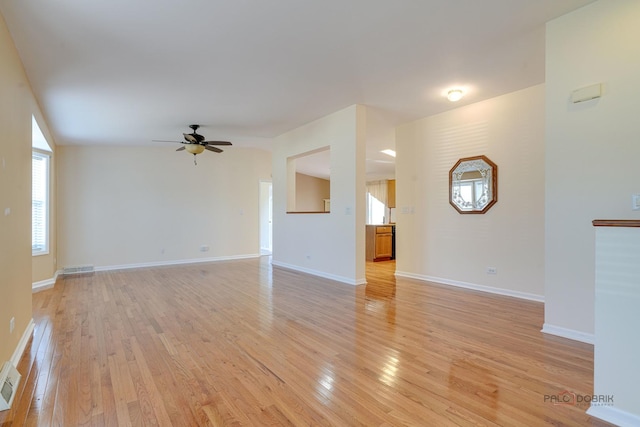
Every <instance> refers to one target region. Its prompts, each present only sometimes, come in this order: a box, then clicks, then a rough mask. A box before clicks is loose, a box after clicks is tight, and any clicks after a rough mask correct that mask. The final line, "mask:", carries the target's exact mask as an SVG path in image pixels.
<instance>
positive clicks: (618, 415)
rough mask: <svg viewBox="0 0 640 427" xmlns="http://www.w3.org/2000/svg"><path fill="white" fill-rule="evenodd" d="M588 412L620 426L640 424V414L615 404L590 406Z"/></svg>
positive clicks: (631, 426) (629, 426)
mask: <svg viewBox="0 0 640 427" xmlns="http://www.w3.org/2000/svg"><path fill="white" fill-rule="evenodd" d="M587 414H588V415H590V416H592V417H595V418H599V419H601V420H604V421H606V422H608V423H611V424H615V425H617V426H620V427H637V426H640V416H639V415H635V414H631V413H629V412H627V411H622V410H620V409H618V408H614V407H613V406H593V405H592V406H590V407H589V409H587Z"/></svg>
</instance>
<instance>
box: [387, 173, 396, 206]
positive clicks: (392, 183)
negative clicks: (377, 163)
mask: <svg viewBox="0 0 640 427" xmlns="http://www.w3.org/2000/svg"><path fill="white" fill-rule="evenodd" d="M387 205H388V207H389V208H395V207H396V180H395V179H390V180H389V181H387Z"/></svg>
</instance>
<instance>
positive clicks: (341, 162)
mask: <svg viewBox="0 0 640 427" xmlns="http://www.w3.org/2000/svg"><path fill="white" fill-rule="evenodd" d="M365 126H366V108H365V107H363V106H359V105H353V106H351V107H348V108H345V109H343V110H340V111H338V112H336V113H333V114H331V115H329V116H326V117H324V118H321V119H318V120H316V121H314V122H311V123H309V124H307V125H304V126H301V127H300V128H297V129H295V130H292V131H290V132H287V133H285V134H283V135H281V136H279V137H277V138H275V139H274V143H273V227H274V228H273V264H274V265H279V266H284V267H288V268H293V269H297V270H301V271H306V272H309V273H312V274H316V275H321V276H324V277H329V278H333V279H335V280H339V281H343V282H346V283H352V284H359V283H364V281H365V247H364V231H365V210H364V209H365V205H364V201H365V177H364V174H365V170H364V162H365V151H364V150H365V129H366V128H365ZM326 146H330V149H331V213H329V214H324V213H320V214H304V213H303V214H287V213H286V211H287V177H288V176H292V175H290V174H289V175H288V170H287V158H288V157H291V156H295V155H298V154H301V153H306V152H309V151H312V150H315V149H318V148H321V147H326Z"/></svg>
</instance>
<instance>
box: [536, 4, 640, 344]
mask: <svg viewBox="0 0 640 427" xmlns="http://www.w3.org/2000/svg"><path fill="white" fill-rule="evenodd" d="M638 22H640V2H638V1H636V0H626V1H625V0H602V1H599V2H596V3H593V4H590V5H588V6H586V7H584V8H581V9H579V10H577V11H575V12H573V13H570V14H568V15H565V16H563V17H560V18H558V19H555V20H553V21H551V22H549V23H548V24H547V57H546V68H547V69H546V72H547V76H546V149H545V151H546V161H545V163H546V172H545V173H546V182H547V184H546V188H545V195H546V197H545V199H546V200H545V204H546V214H545V216H546V230H545V240H546V244H545V253H546V261H545V262H546V275H545V302H546V304H545V328H546V329H549V330H550V331H560V332H562V331H565V332H568V335H570V336H571V334H572V333H573V332H575V333H577V334H578V335H579V334H586V335H590V334H592V333H593V330H594V283H595V278H594V257H595V255H594V253H595V247H594V235H595V232H594V229H593V227H592V226H591V221H592V220H593V219H597V218H604V219H638V218H640V212H637V211H636V212H632V211H631V194H632V193H640V168H639V167H638V159H639V158H640V143H639V142H638V138H639V135H640V120H639V119H638V114H639V112H640V97H639V96H638V95H639V94H640V81H639V80H638V76H639V75H640V44H639V43H638V40H640V25H638ZM594 83H603V84H604V94H603V96H602V98H600V99H598V100H593V101H589V102H584V103H581V104H576V105H574V104H571V103H570V101H569V97H570V94H571V92H572V91H573V90H575V89H578V88H581V87H584V86H587V85H591V84H594Z"/></svg>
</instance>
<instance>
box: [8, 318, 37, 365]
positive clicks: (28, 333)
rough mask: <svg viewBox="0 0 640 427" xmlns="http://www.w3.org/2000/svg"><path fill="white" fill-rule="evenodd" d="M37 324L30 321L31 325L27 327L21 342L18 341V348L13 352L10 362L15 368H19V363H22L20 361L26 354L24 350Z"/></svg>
mask: <svg viewBox="0 0 640 427" xmlns="http://www.w3.org/2000/svg"><path fill="white" fill-rule="evenodd" d="M35 326H36V324H35V323H34V322H33V319H30V320H29V324H28V325H27V327H26V329H25V330H24V333H23V334H22V337H21V338H20V341H18V346H17V347H16V349H15V350H14V352H13V355H12V356H11V359H9V361H10V362H11V363H12V364H13V366H15V367H16V368H17V367H18V363H20V359H22V354H23V353H24V349H25V348H27V344H28V343H29V339H30V338H31V334H32V333H33V328H35Z"/></svg>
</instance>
